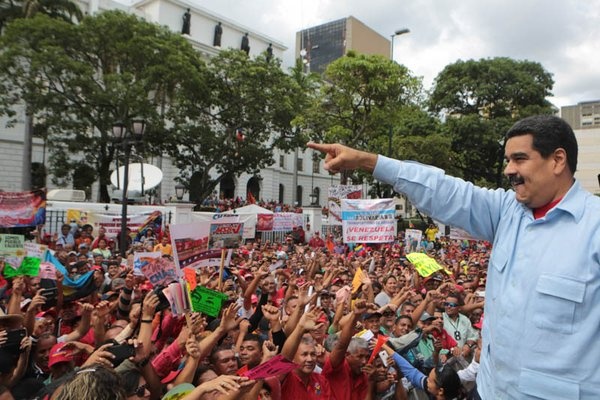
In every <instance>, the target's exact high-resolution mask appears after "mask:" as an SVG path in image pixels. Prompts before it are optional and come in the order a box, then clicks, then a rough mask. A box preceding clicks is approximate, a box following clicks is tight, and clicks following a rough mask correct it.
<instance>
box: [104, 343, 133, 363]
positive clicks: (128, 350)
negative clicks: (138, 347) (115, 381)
mask: <svg viewBox="0 0 600 400" xmlns="http://www.w3.org/2000/svg"><path fill="white" fill-rule="evenodd" d="M106 351H108V352H109V353H112V354H113V355H114V356H115V358H113V359H112V364H113V367H116V366H118V365H120V364H121V363H122V362H123V361H125V360H127V359H128V358H130V357H133V356H135V347H133V345H131V344H117V345H113V346H110V347H108V348H107V349H106Z"/></svg>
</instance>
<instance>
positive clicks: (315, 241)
mask: <svg viewBox="0 0 600 400" xmlns="http://www.w3.org/2000/svg"><path fill="white" fill-rule="evenodd" d="M308 245H309V246H310V247H311V248H312V249H322V248H323V247H325V241H324V240H323V238H322V237H321V234H320V232H319V231H316V232H315V233H314V235H313V237H312V238H310V240H309V241H308Z"/></svg>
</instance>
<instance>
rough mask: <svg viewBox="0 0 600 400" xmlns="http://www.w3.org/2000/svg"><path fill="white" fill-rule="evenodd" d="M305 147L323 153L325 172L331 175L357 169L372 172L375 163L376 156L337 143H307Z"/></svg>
mask: <svg viewBox="0 0 600 400" xmlns="http://www.w3.org/2000/svg"><path fill="white" fill-rule="evenodd" d="M307 147H309V148H311V149H314V150H317V151H320V152H321V153H324V154H325V164H324V167H325V169H326V170H327V171H331V172H333V173H337V172H340V171H344V170H354V169H357V168H361V169H365V170H367V171H368V172H373V170H374V169H375V164H376V163H377V155H375V154H371V153H366V152H364V151H359V150H355V149H352V148H350V147H346V146H343V145H341V144H337V143H336V144H320V143H314V142H308V144H307Z"/></svg>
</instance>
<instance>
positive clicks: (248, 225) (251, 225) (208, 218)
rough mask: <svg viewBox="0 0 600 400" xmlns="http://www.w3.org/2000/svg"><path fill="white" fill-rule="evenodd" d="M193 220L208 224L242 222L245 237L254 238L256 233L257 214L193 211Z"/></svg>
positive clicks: (243, 236)
mask: <svg viewBox="0 0 600 400" xmlns="http://www.w3.org/2000/svg"><path fill="white" fill-rule="evenodd" d="M192 220H193V221H197V222H205V223H207V224H214V223H220V222H222V223H230V222H241V223H243V224H244V233H243V234H242V238H243V239H254V236H255V235H256V214H224V213H211V212H193V213H192Z"/></svg>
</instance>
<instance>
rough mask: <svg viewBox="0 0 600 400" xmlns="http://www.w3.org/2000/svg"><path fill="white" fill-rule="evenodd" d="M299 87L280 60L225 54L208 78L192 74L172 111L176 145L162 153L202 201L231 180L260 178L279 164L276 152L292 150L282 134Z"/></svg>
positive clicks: (214, 61)
mask: <svg viewBox="0 0 600 400" xmlns="http://www.w3.org/2000/svg"><path fill="white" fill-rule="evenodd" d="M295 88H296V86H295V84H294V82H293V80H292V79H291V78H290V76H288V75H286V74H285V73H284V72H283V71H282V70H281V67H280V61H279V60H270V61H267V59H266V57H264V55H263V56H259V57H257V58H255V59H251V58H249V57H248V56H247V55H246V54H245V53H244V52H242V51H239V50H223V51H221V52H220V53H219V54H218V55H217V56H215V57H214V58H211V59H210V60H209V61H208V63H207V69H206V70H205V71H202V73H199V74H195V75H190V76H188V77H187V80H186V82H185V83H184V84H183V85H182V90H180V91H178V92H177V94H176V97H175V98H174V102H173V105H172V106H171V107H170V109H169V111H168V112H167V117H168V119H169V120H170V121H171V122H172V126H171V128H170V129H169V131H168V132H169V133H168V135H169V137H170V138H171V140H169V141H165V142H164V143H163V144H162V147H161V149H162V150H163V151H164V152H165V153H166V154H168V155H169V156H170V158H171V161H172V162H173V164H174V165H175V166H176V167H177V168H179V170H180V171H181V175H180V177H179V181H180V182H182V183H183V184H184V185H186V184H187V185H189V183H188V182H190V181H191V182H193V184H192V186H193V187H192V188H190V189H191V191H190V193H191V194H192V196H191V200H192V201H195V202H201V201H202V200H203V199H204V198H206V197H207V196H209V195H210V194H211V193H212V191H213V190H214V188H215V187H216V186H217V185H218V184H219V183H220V182H221V181H222V180H223V179H224V178H225V177H228V176H236V175H239V174H240V173H243V172H246V173H249V174H258V173H259V170H260V169H261V168H265V167H267V166H269V165H271V164H272V163H273V148H274V147H277V146H282V147H285V146H287V147H289V146H290V144H288V143H286V142H285V141H284V140H282V139H281V137H280V136H279V134H277V135H276V134H274V132H276V131H277V130H281V129H284V130H285V129H291V128H290V123H289V121H290V119H291V118H292V115H291V114H290V113H291V111H290V110H293V105H294V104H296V103H294V101H295V100H294V98H292V94H293V93H295Z"/></svg>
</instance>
